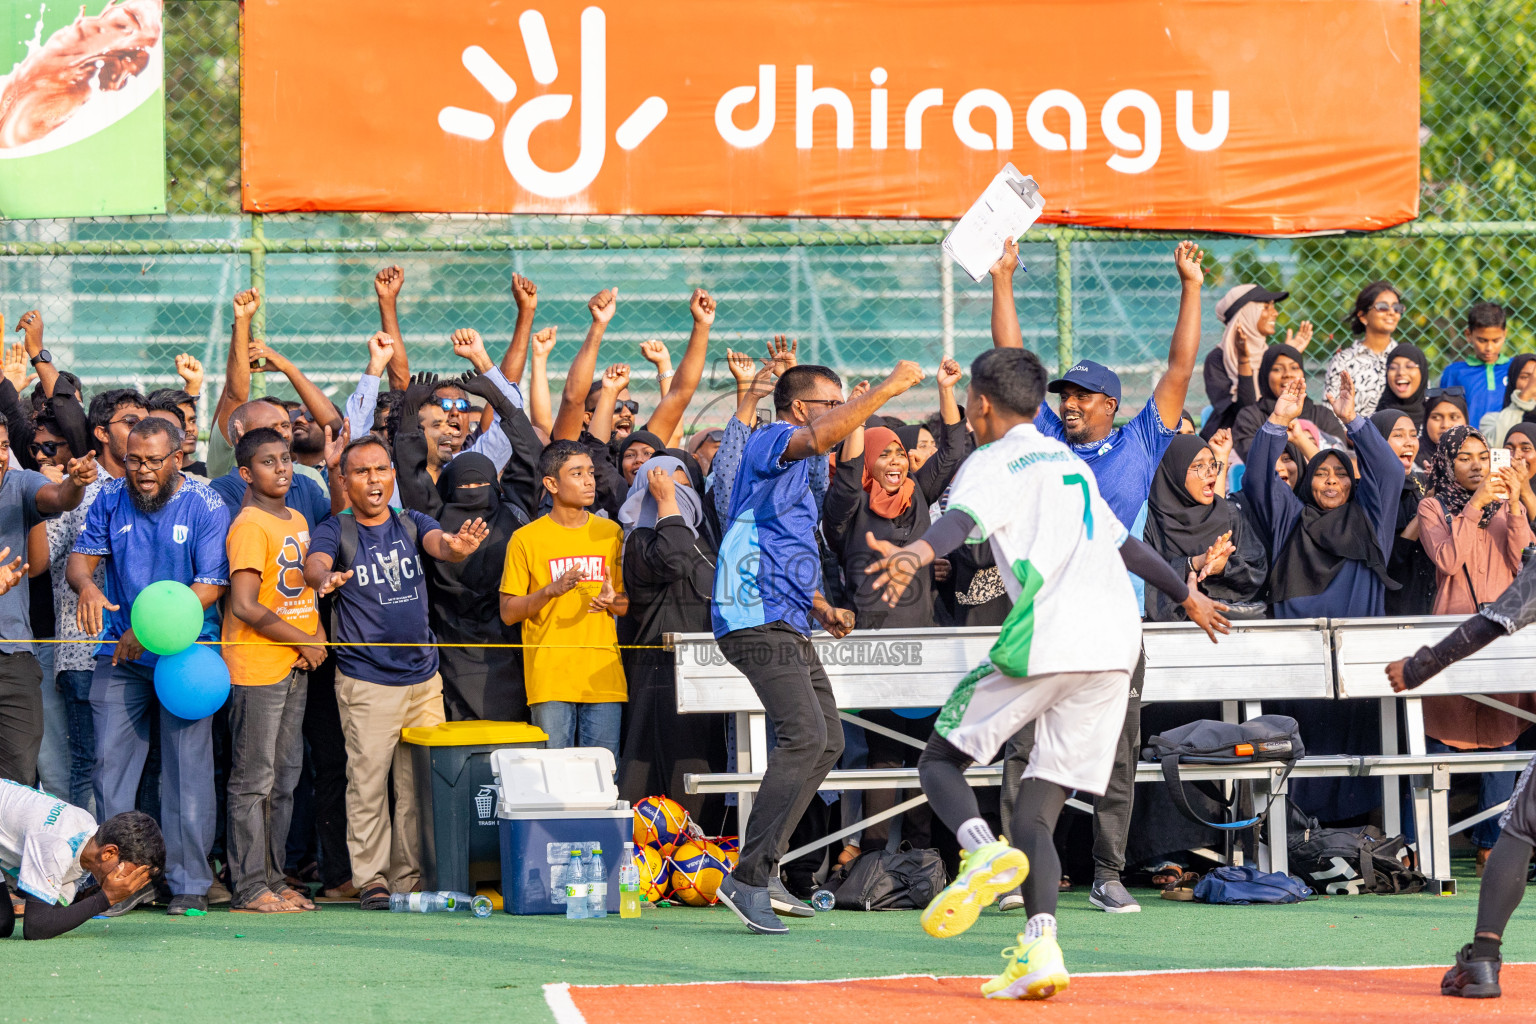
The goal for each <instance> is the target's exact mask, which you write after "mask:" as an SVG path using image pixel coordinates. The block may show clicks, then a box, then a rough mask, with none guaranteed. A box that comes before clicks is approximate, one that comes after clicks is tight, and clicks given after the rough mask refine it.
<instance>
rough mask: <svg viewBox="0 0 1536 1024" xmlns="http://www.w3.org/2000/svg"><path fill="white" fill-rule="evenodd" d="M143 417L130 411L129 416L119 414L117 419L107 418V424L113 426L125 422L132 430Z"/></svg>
mask: <svg viewBox="0 0 1536 1024" xmlns="http://www.w3.org/2000/svg"><path fill="white" fill-rule="evenodd" d="M143 419H144V417H143V416H135V415H133V414H132V413H129V414H128V415H127V416H119V417H118V418H117V419H115V420H107V426H109V427H112V426H116V425H117V424H119V423H124V424H127V426H128V429H129V430H132V429H133V428H134V427H136V426H138V425H139V423H140V422H141V421H142V420H143Z"/></svg>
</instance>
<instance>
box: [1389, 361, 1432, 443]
mask: <svg viewBox="0 0 1536 1024" xmlns="http://www.w3.org/2000/svg"><path fill="white" fill-rule="evenodd" d="M1428 390H1429V360H1428V359H1426V358H1425V357H1424V353H1423V352H1421V351H1420V350H1419V347H1418V346H1417V345H1409V344H1408V343H1407V342H1404V343H1403V344H1401V345H1398V346H1396V347H1394V348H1393V349H1392V351H1390V352H1388V353H1387V386H1386V387H1384V388H1382V390H1381V401H1379V402H1377V403H1376V411H1377V412H1401V413H1404V414H1406V415H1407V417H1408V418H1409V419H1411V420H1413V429H1415V430H1418V429H1419V428H1420V427H1422V426H1423V425H1424V394H1425V392H1427V391H1428Z"/></svg>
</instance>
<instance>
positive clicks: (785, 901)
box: [768, 875, 816, 917]
mask: <svg viewBox="0 0 1536 1024" xmlns="http://www.w3.org/2000/svg"><path fill="white" fill-rule="evenodd" d="M768 904H769V906H771V907H773V912H774V913H775V914H778V915H779V916H780V917H815V916H816V908H815V907H813V906H811V905H810V904H809V903H807V902H805V901H804V900H801V899H796V898H795V895H794V894H793V893H791V892H790V891H789V890H788V889H786V888H784V882H783V880H782V879H780V878H779V876H777V875H769V876H768Z"/></svg>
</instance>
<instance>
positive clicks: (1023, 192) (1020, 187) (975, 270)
mask: <svg viewBox="0 0 1536 1024" xmlns="http://www.w3.org/2000/svg"><path fill="white" fill-rule="evenodd" d="M1044 211H1045V199H1044V198H1043V197H1042V196H1041V195H1040V186H1039V185H1038V184H1036V182H1035V179H1034V177H1033V176H1031V175H1027V174H1020V173H1019V169H1018V168H1017V167H1015V166H1013V164H1011V163H1010V164H1004V165H1003V169H1002V170H1001V171H998V172H997V176H996V177H995V178H993V179H992V181H991V182H990V183H989V184H988V185H987V187H986V189H985V190H984V191H983V192H982V193H981V197H980V198H979V199H977V200H976V202H974V203H972V204H971V208H970V209H969V210H967V211H966V212H965V216H964V217H961V218H960V222H959V223H958V224H956V225H955V227H954V230H952V231H951V232H950V233H949V234H948V235H947V236H945V238H944V241H943V243H942V244H943V247H944V251H945V252H946V253H948V254H949V257H950V258H951V259H953V260H954V261H955V262H956V263H958V264H960V268H961V269H962V270H964V271H965V272H966V273H967V274H969V275H971V280H973V281H980V280H982V279H983V278H985V277H986V276H987V272H988V271H989V270H991V269H992V264H994V263H996V262H997V259H998V257H999V256H1001V255H1002V252H1003V241H1004V239H1009V238H1012V239H1015V240H1017V239H1018V238H1020V237H1021V236H1022V235H1023V234H1024V232H1025V231H1028V230H1029V227H1030V225H1031V224H1033V223H1034V222H1035V221H1036V220H1038V219H1039V218H1040V214H1041V213H1043V212H1044Z"/></svg>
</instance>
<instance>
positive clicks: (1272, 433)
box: [1243, 381, 1401, 551]
mask: <svg viewBox="0 0 1536 1024" xmlns="http://www.w3.org/2000/svg"><path fill="white" fill-rule="evenodd" d="M1305 400H1306V389H1305V388H1304V386H1303V385H1302V383H1301V382H1300V381H1291V382H1290V383H1289V384H1287V385H1286V386H1285V389H1284V390H1283V391H1281V393H1280V397H1279V398H1277V399H1276V400H1275V411H1274V412H1273V413H1271V414H1270V417H1269V419H1268V420H1266V421H1265V422H1264V423H1263V424H1261V425H1260V427H1259V429H1258V432H1257V433H1256V434H1254V437H1253V446H1252V447H1251V448H1249V450H1248V452H1249V458H1248V460H1247V461H1248V471H1247V472H1246V473H1245V474H1244V475H1243V490H1244V491H1247V492H1248V493H1250V494H1252V495H1253V498H1254V501H1253V504H1252V505H1251V506H1250V507H1251V508H1252V510H1253V513H1254V515H1255V517H1256V518H1257V521H1258V524H1259V526H1260V528H1261V529H1263V531H1264V533H1265V534H1266V535H1267V538H1268V541H1269V547H1270V550H1271V551H1275V550H1278V549H1279V547H1280V546H1281V545H1282V544H1284V543H1285V541H1286V539H1287V538H1288V537H1289V536H1290V531H1291V529H1292V527H1294V526H1295V524H1296V520H1297V519H1298V518H1300V516H1301V499H1300V498H1298V497H1297V496H1296V492H1295V491H1293V490H1291V489H1290V488H1289V487H1287V486H1286V484H1285V482H1284V481H1283V480H1281V479H1280V474H1279V473H1278V472H1277V471H1276V470H1275V462H1276V461H1278V460H1279V458H1280V453H1281V452H1283V451H1284V450H1285V431H1286V428H1287V427H1289V426H1290V425H1291V423H1293V422H1294V421H1295V419H1296V417H1298V416H1300V415H1301V407H1302V404H1303V402H1304V401H1305ZM1301 468H1302V467H1300V466H1298V467H1297V469H1298V470H1300V469H1301ZM1399 472H1401V470H1399Z"/></svg>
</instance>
